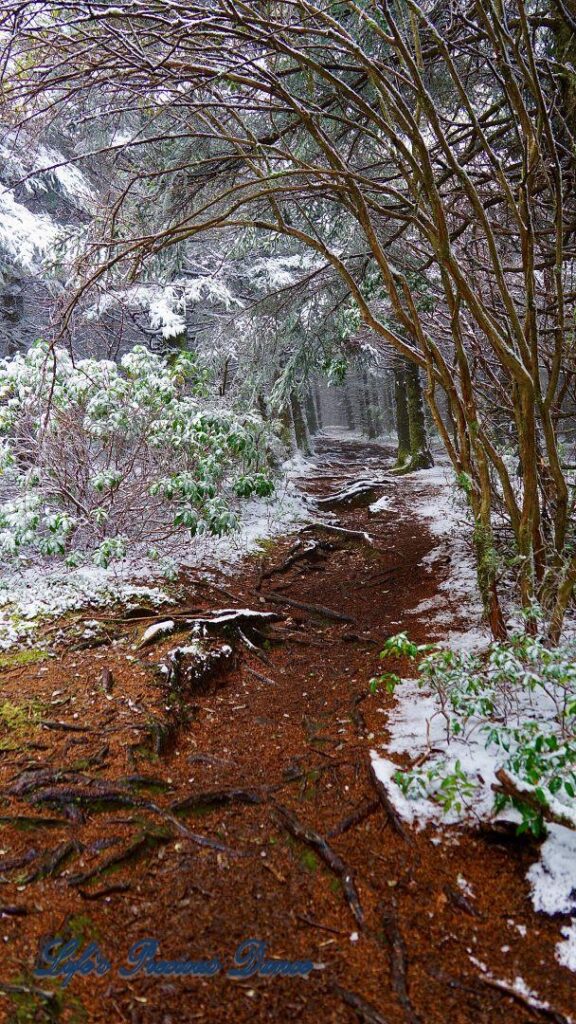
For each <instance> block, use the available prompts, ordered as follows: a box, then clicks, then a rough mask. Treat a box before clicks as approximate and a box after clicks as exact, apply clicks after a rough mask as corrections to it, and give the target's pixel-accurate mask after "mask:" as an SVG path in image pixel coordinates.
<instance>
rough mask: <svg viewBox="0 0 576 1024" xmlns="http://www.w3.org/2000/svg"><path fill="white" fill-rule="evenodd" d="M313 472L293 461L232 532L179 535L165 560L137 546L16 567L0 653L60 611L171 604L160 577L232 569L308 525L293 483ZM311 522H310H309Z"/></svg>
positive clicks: (2, 618) (5, 597)
mask: <svg viewBox="0 0 576 1024" xmlns="http://www.w3.org/2000/svg"><path fill="white" fill-rule="evenodd" d="M313 469H314V463H313V462H312V461H311V460H306V459H302V457H301V456H296V457H295V458H293V459H291V460H289V461H288V462H286V463H285V465H284V479H283V482H281V483H280V484H279V486H278V488H277V491H276V494H275V495H273V496H272V497H271V498H270V499H266V498H254V499H251V500H250V501H247V502H245V503H244V505H243V506H242V508H241V511H240V528H239V529H238V531H236V532H235V533H233V534H230V535H228V536H225V537H198V538H194V539H193V540H191V539H190V538H189V537H187V536H182V537H181V538H180V539H179V540H178V541H177V543H174V542H172V543H171V544H170V547H169V548H168V549H167V551H166V552H165V553H164V552H162V551H161V552H160V554H161V555H162V554H165V555H166V557H160V558H155V559H151V558H150V557H149V556H148V555H147V553H146V550H145V548H143V547H142V546H141V545H134V546H133V547H132V548H131V549H130V551H129V554H128V557H127V558H125V559H122V560H120V561H114V562H112V563H111V564H110V565H109V566H108V568H102V567H100V566H96V565H92V564H87V565H81V566H78V567H77V568H73V569H71V568H66V567H65V566H63V565H62V563H61V562H55V563H54V564H53V565H52V566H47V565H45V564H44V565H32V564H29V565H23V566H19V567H18V568H17V569H15V570H12V571H11V572H8V573H3V574H2V578H1V581H0V650H5V649H7V648H8V647H10V646H11V645H12V644H14V643H16V642H18V641H21V640H24V639H26V638H28V639H29V640H30V642H32V640H33V637H34V633H35V630H36V628H37V626H38V624H39V622H40V621H42V620H43V619H51V618H56V617H58V616H59V615H62V614H64V613H65V612H67V611H72V610H76V609H82V608H88V607H104V606H106V605H110V604H114V603H115V602H117V601H119V602H122V603H124V604H127V605H128V606H129V605H130V604H134V603H141V602H142V601H147V602H151V603H152V604H155V605H162V604H165V603H172V602H173V600H174V598H173V597H172V596H171V591H172V592H173V591H174V587H173V586H172V587H170V585H169V583H168V582H167V580H169V579H170V578H174V577H175V576H176V574H177V571H178V570H179V569H194V568H197V567H200V566H202V568H203V572H204V575H206V570H207V571H208V574H209V571H210V567H211V566H212V567H214V568H216V567H217V568H219V569H221V570H223V571H224V572H228V571H232V570H233V568H234V566H235V565H236V563H237V562H238V560H239V559H241V558H242V557H244V556H245V555H247V554H249V553H250V552H251V551H255V550H257V549H258V546H259V545H260V544H261V543H262V542H265V541H267V540H269V539H270V538H271V537H274V536H277V535H279V534H283V533H288V532H289V531H290V530H291V529H293V528H294V527H295V526H296V525H297V524H298V523H304V522H307V521H310V519H311V513H310V511H309V509H308V508H307V506H306V504H305V502H304V499H303V498H302V496H301V495H300V493H299V492H298V491H297V489H296V487H295V485H294V483H293V478H294V477H295V476H302V475H305V474H306V473H309V472H311V471H312V470H313ZM314 518H317V517H314Z"/></svg>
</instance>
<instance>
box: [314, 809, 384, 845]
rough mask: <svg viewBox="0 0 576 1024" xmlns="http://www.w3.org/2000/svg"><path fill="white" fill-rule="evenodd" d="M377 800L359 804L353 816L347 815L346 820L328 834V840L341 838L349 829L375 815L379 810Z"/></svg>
mask: <svg viewBox="0 0 576 1024" xmlns="http://www.w3.org/2000/svg"><path fill="white" fill-rule="evenodd" d="M380 806H381V804H380V801H379V800H368V801H367V802H366V803H364V804H361V806H360V807H358V808H357V809H356V810H355V811H354V812H353V814H349V815H348V817H347V818H343V820H342V821H341V822H340V823H339V824H338V825H336V826H335V827H334V828H333V829H331V831H330V832H328V836H327V838H328V839H335V837H336V836H341V835H343V834H344V832H348V830H349V829H351V828H354V827H355V826H356V825H361V824H362V822H363V821H366V818H369V817H370V815H371V814H375V813H376V811H378V810H379V809H380Z"/></svg>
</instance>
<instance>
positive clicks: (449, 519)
mask: <svg viewBox="0 0 576 1024" xmlns="http://www.w3.org/2000/svg"><path fill="white" fill-rule="evenodd" d="M396 493H397V495H398V499H399V504H400V507H401V508H405V506H406V504H408V507H409V508H410V509H411V510H412V509H417V514H418V519H419V520H424V521H425V523H426V525H427V526H428V528H429V530H430V532H431V533H432V534H433V536H434V537H435V538H436V539H437V545H436V547H435V548H434V549H433V551H432V552H430V554H429V555H427V556H426V557H425V558H424V560H423V563H424V565H425V567H426V569H427V570H428V571H430V572H434V569H435V566H436V565H438V564H439V563H445V562H446V560H449V565H450V569H449V571H448V572H447V573H446V574H445V575H446V579H445V581H444V582H443V583H440V584H439V587H438V595H437V597H435V598H432V599H429V600H426V601H422V602H421V603H420V604H419V605H417V606H416V607H415V608H413V609H411V610H410V614H421V613H422V614H426V616H427V619H428V621H429V623H430V632H431V635H433V636H434V635H436V636H438V635H439V634H440V640H439V643H440V644H441V646H443V647H450V648H451V649H452V650H458V651H460V652H463V653H465V652H472V651H476V652H477V651H479V650H482V649H483V648H485V647H486V646H487V644H488V643H489V641H490V637H489V635H488V634H487V632H486V630H485V629H483V628H482V627H481V625H480V623H481V614H482V609H481V605H480V602H479V598H478V597H477V589H476V576H475V570H474V563H473V557H472V551H471V547H470V527H469V526H468V525H467V524H466V523H465V521H464V520H463V515H462V510H461V508H460V507H459V506H458V505H457V504H456V501H455V499H454V494H455V486H454V482H453V474H452V473H451V470H450V469H449V468H448V467H444V466H438V467H436V468H435V469H433V470H425V471H421V472H419V473H415V474H412V475H411V476H409V477H400V478H399V479H398V491H397V492H396ZM407 497H408V498H409V502H406V498H407ZM377 504H379V503H377ZM381 507H382V509H385V510H386V511H393V510H394V503H393V500H392V499H391V498H390V497H388V496H387V498H386V502H385V503H383V504H382V506H381ZM400 514H401V515H403V516H404V518H407V516H406V513H405V512H400ZM410 522H413V516H412V513H410ZM455 610H456V612H457V617H458V619H459V620H460V621H462V620H464V621H467V623H468V627H467V628H466V629H465V630H460V631H454V630H453V629H452V630H451V629H450V626H451V625H452V624H453V622H454V618H455ZM408 633H409V627H408ZM395 697H396V704H395V707H394V709H393V710H392V711H391V712H389V713H388V717H387V729H388V731H389V739H388V740H387V742H386V743H385V744H383V745H382V749H378V750H373V751H372V755H371V756H372V764H373V767H374V771H375V773H376V775H377V777H378V779H379V780H380V781H381V782H382V783H383V785H384V786H385V788H386V790H387V792H388V795H389V797H390V799H391V801H392V802H393V804H394V806H395V807H396V809H397V810H398V812H399V814H400V815H402V817H404V818H405V820H406V821H407V822H409V823H410V824H412V825H414V826H416V827H417V828H423V827H426V826H428V825H434V826H436V835H435V837H434V839H436V841H437V837H438V832H437V830H438V828H439V827H440V826H441V825H450V824H456V823H458V822H462V821H470V820H472V821H474V820H481V819H486V818H490V817H491V816H492V815H493V803H494V793H493V791H492V785H493V784H495V783H497V779H496V776H495V770H496V769H497V767H498V763H499V762H498V760H497V756H498V755H499V756H500V758H501V756H502V755H501V751H500V750H497V751H494V749H493V748H492V749H491V748H490V747H488V748H487V746H486V735H485V734H484V733H483V732H482V725H483V724H484V723H483V722H482V720H480V719H478V720H477V721H475V720H474V719H471V720H470V722H469V723H468V726H467V728H466V733H465V735H463V736H455V735H453V734H452V735H449V733H448V730H447V719H446V718H445V717H444V716H443V715H442V714H441V712H440V710H439V703H438V700H437V699H435V698H434V696H433V695H432V694H431V693H430V692H426V690H422V689H420V688H419V686H418V683H417V681H416V680H414V679H406V680H403V681H402V683H401V684H400V685H398V686H397V687H396V689H395ZM551 700H552V704H550V703H549V701H548V698H547V695H546V694H545V693H543V692H539V693H529V692H526V693H523V694H522V695H521V696H520V697H519V698H518V703H517V707H516V710H515V716H516V718H517V720H518V721H519V722H522V721H526V720H529V719H540V720H546V719H547V718H550V716H551V714H553V703H554V701H553V699H552V698H551ZM394 755H397V756H396V757H395V756H394ZM405 755H408V756H409V758H410V760H411V761H412V760H413V759H416V758H422V757H423V756H425V755H428V759H427V760H426V762H425V766H426V767H428V766H430V767H431V766H433V765H434V764H440V763H445V764H447V765H448V766H449V767H448V770H452V769H453V768H454V767H455V766H456V765H457V763H459V766H460V768H461V770H462V772H463V773H465V774H466V775H467V776H469V777H470V778H472V779H475V780H480V784H479V785H478V788H477V789H476V790H475V791H474V795H473V798H472V799H471V800H469V801H468V805H467V802H466V800H465V799H464V800H463V806H461V807H456V806H454V807H453V808H452V809H451V810H449V811H448V812H445V811H444V810H443V809H442V807H441V806H440V805H439V804H438V803H436V802H433V801H432V800H430V799H409V798H407V797H406V796H405V794H404V793H403V791H402V789H401V788H400V787H399V785H398V784H397V782H396V781H395V775H396V772H397V771H398V769H399V768H400V767H401V766H402V760H403V756H404V757H405ZM560 810H561V812H562V813H565V812H566V807H565V806H564V805H562V807H561V809H560ZM501 816H502V817H505V818H506V819H507V820H511V821H514V822H518V821H519V820H520V815H519V813H518V812H517V811H516V810H515V809H514V808H507V809H506V810H505V811H504V812H502V815H501ZM527 878H528V881H529V883H530V886H531V895H532V902H533V905H534V908H535V909H536V910H537V911H541V912H543V913H546V914H551V915H553V914H571V915H574V916H573V917H572V920H571V923H570V924H569V925H568V926H565V927H563V928H562V935H563V940H562V941H561V942H559V943H558V945H557V947H556V955H557V959H558V962H559V963H560V964H561V965H563V966H564V967H567V968H569V969H570V970H574V971H576V831H572V830H571V829H568V828H565V827H563V826H562V825H553V824H551V825H549V826H548V827H547V837H546V839H545V841H544V842H543V844H542V846H541V849H540V860H539V861H538V862H536V863H535V864H534V865H532V867H531V868H530V871H529V872H528V876H527ZM517 981H518V982H521V981H522V979H517Z"/></svg>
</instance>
